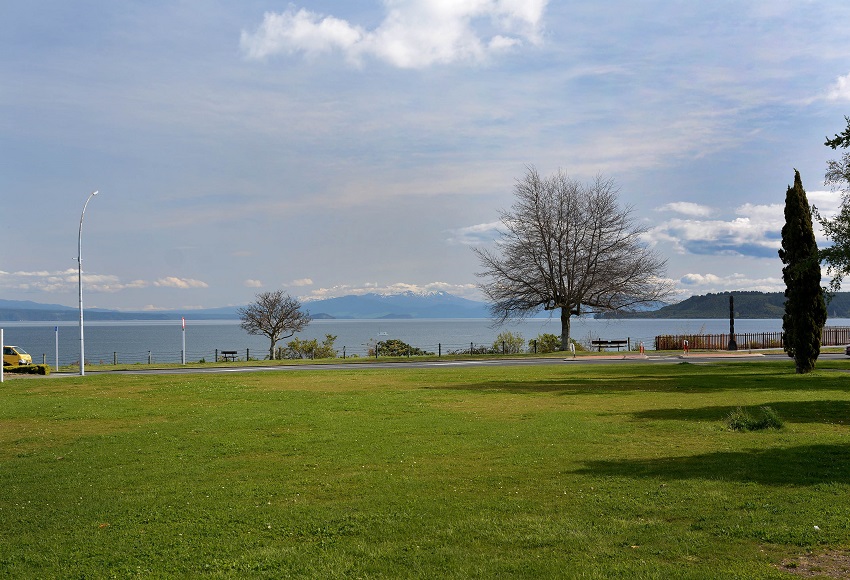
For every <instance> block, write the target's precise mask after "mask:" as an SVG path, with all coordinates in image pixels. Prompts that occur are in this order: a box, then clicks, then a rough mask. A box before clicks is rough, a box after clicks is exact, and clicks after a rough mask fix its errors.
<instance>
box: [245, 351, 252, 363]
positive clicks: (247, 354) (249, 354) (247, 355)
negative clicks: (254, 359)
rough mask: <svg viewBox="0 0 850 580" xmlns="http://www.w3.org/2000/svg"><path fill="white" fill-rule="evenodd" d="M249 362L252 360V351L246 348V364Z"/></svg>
mask: <svg viewBox="0 0 850 580" xmlns="http://www.w3.org/2000/svg"><path fill="white" fill-rule="evenodd" d="M249 360H251V349H250V348H246V349H245V362H248V361H249Z"/></svg>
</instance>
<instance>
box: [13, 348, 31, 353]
mask: <svg viewBox="0 0 850 580" xmlns="http://www.w3.org/2000/svg"><path fill="white" fill-rule="evenodd" d="M12 348H13V349H15V352H17V353H18V354H27V351H25V350H24V349H22V348H21V347H19V346H13V347H12Z"/></svg>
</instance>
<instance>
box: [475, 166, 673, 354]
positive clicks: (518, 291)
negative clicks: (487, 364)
mask: <svg viewBox="0 0 850 580" xmlns="http://www.w3.org/2000/svg"><path fill="white" fill-rule="evenodd" d="M515 194H516V202H515V203H514V205H513V206H512V207H511V210H510V211H503V212H502V215H501V221H502V224H503V226H504V230H503V231H502V232H501V238H500V240H499V241H498V243H497V250H496V251H495V252H494V251H490V250H487V249H482V248H475V249H474V251H475V253H476V254H477V255H478V258H479V260H480V262H481V265H482V267H483V268H484V269H483V271H482V272H479V273H478V276H480V277H484V278H489V281H488V282H487V283H484V284H480V285H479V287H480V288H481V290H482V291H483V292H484V294H485V296H486V297H487V298H488V299H489V301H490V303H491V305H490V311H491V313H492V314H493V316H494V317H495V318H498V319H499V320H500V322H504V321H505V320H507V319H508V318H512V317H518V318H524V317H526V316H530V315H533V314H535V313H536V312H539V311H540V309H541V308H543V309H546V310H555V309H560V310H561V348H562V349H563V350H566V349H568V348H569V341H570V317H571V316H573V315H577V314H580V313H581V311H582V309H584V310H585V311H587V310H588V309H590V310H591V311H596V312H601V311H621V310H628V309H631V308H633V307H636V306H638V305H640V304H646V303H649V302H654V301H657V300H661V299H663V298H664V297H666V296H668V295H669V294H670V292H671V291H672V289H673V287H672V284H671V283H670V282H669V281H667V280H665V279H664V278H663V276H664V274H665V269H666V260H663V259H661V258H660V257H659V256H658V255H657V254H656V253H655V252H654V251H653V250H651V249H649V248H647V247H646V245H645V244H643V243H642V242H641V236H642V235H643V234H644V233H646V228H644V227H642V226H640V225H638V224H636V223H635V220H634V219H633V218H632V215H631V208H621V207H620V206H619V204H618V199H617V198H618V194H619V189H618V188H617V186H616V184H615V182H614V181H613V180H612V179H608V178H606V177H604V176H602V175H598V176H597V177H596V178H595V179H594V180H593V181H592V182H591V183H589V184H587V185H585V184H582V183H579V182H578V181H575V180H573V179H570V178H569V177H568V176H567V175H566V174H565V173H563V172H561V171H558V172H557V173H556V174H554V175H552V176H551V177H549V178H546V179H544V178H541V177H540V175H539V174H538V173H537V170H536V169H534V167H529V168H528V170H527V172H526V175H525V177H524V178H523V179H521V180H518V181H517V184H516V188H515Z"/></svg>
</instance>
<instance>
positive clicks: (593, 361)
mask: <svg viewBox="0 0 850 580" xmlns="http://www.w3.org/2000/svg"><path fill="white" fill-rule="evenodd" d="M820 358H821V360H848V358H847V356H845V355H844V354H837V353H836V354H832V353H827V354H821V356H820ZM756 360H789V359H788V357H787V356H786V355H785V354H784V353H776V354H772V353H771V354H764V353H744V352H742V353H736V354H731V353H728V354H727V353H691V354H688V355H669V356H655V355H652V354H651V353H650V354H648V355H646V356H642V355H636V354H628V355H615V354H611V355H605V356H583V357H577V358H575V359H572V358H566V359H558V358H521V359H511V358H505V359H488V360H452V361H448V360H447V361H433V360H431V361H416V360H411V361H409V362H408V361H396V362H358V363H324V364H298V365H274V366H238V365H227V366H215V367H207V368H198V367H192V368H166V369H141V368H140V369H128V370H119V371H98V370H91V369H87V370H86V374H87V375H88V374H91V375H96V374H104V373H109V374H116V375H180V374H204V373H212V374H221V373H257V372H298V371H339V370H347V371H357V370H370V369H399V368H404V369H426V368H448V367H467V368H468V367H506V366H538V365H564V366H571V365H598V364H617V363H645V364H677V363H681V362H689V363H692V364H710V363H717V362H723V363H730V362H744V361H756ZM789 362H790V360H789ZM49 376H50V377H55V378H62V377H75V376H79V375H78V374H76V373H52V374H51V375H49Z"/></svg>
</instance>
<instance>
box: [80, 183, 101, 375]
mask: <svg viewBox="0 0 850 580" xmlns="http://www.w3.org/2000/svg"><path fill="white" fill-rule="evenodd" d="M96 195H97V191H93V192H91V194H89V197H88V199H86V204H85V205H84V206H83V213H82V214H80V235H79V237H78V238H77V281H78V285H79V289H80V376H83V375H85V374H86V342H85V338H84V337H83V218H84V217H86V208H87V207H88V205H89V202H90V201H91V198H93V197H94V196H96Z"/></svg>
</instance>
